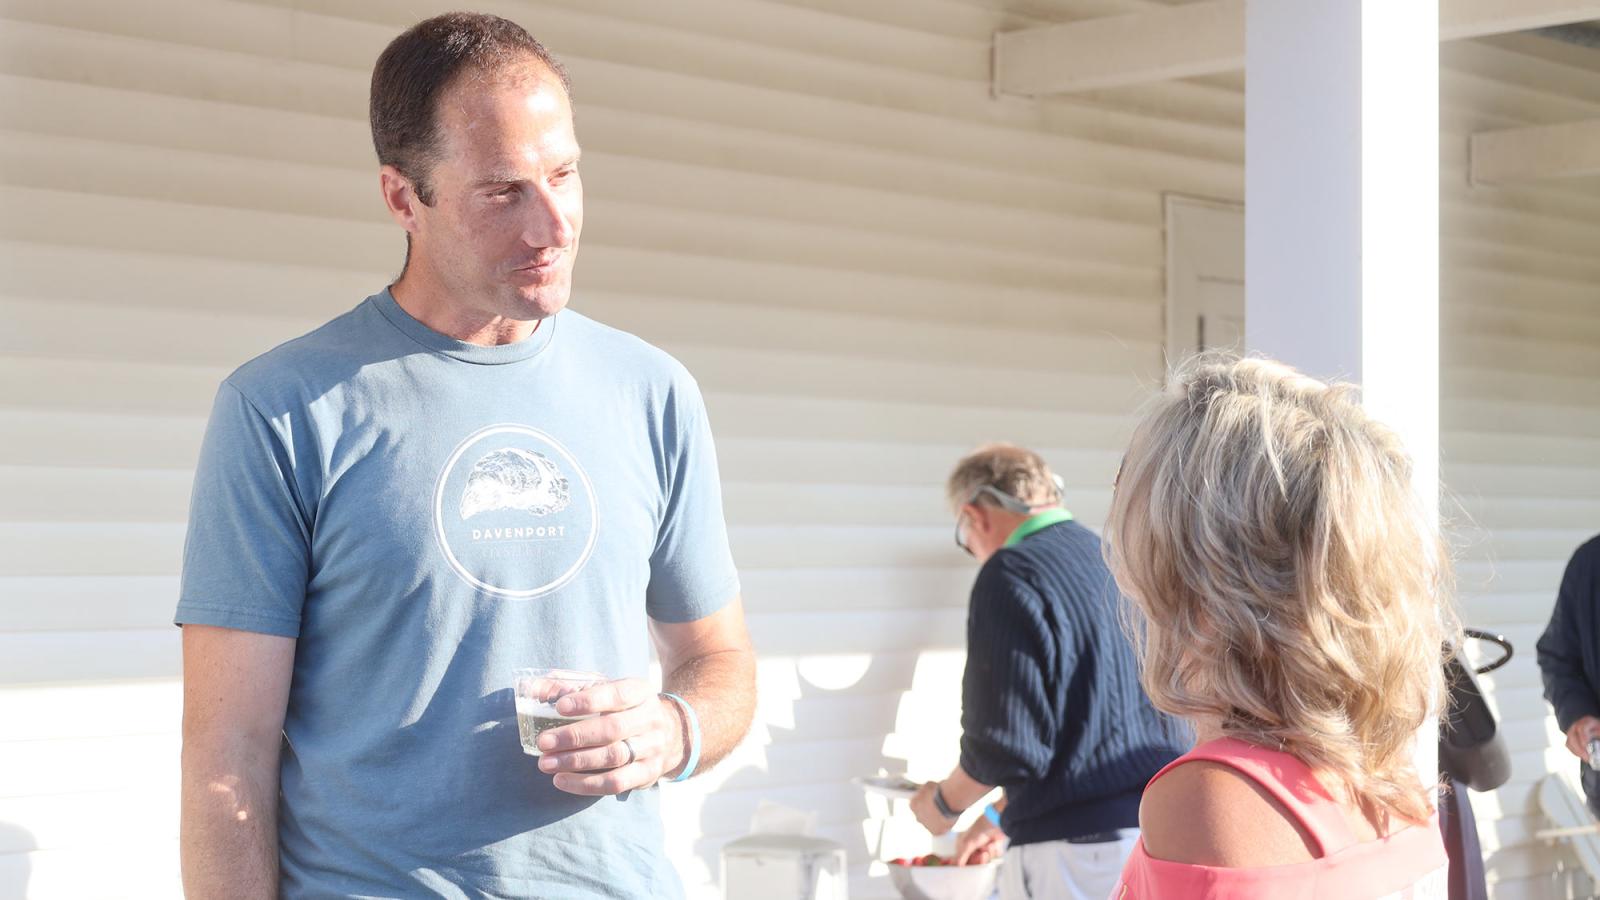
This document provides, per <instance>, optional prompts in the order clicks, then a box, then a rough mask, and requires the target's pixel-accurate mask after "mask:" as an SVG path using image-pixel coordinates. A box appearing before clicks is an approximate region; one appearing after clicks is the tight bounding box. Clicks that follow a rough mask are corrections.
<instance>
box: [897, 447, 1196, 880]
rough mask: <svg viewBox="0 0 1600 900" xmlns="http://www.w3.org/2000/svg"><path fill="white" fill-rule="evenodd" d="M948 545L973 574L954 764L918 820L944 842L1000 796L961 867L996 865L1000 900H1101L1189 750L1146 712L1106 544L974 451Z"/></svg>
mask: <svg viewBox="0 0 1600 900" xmlns="http://www.w3.org/2000/svg"><path fill="white" fill-rule="evenodd" d="M948 494H949V499H950V503H951V506H952V507H953V508H954V510H955V512H956V516H957V518H956V543H957V544H958V545H960V546H961V547H962V549H964V550H966V551H967V552H968V553H970V554H972V555H973V556H974V557H975V558H976V559H977V560H978V561H979V562H980V563H981V564H982V568H981V569H980V570H979V571H978V578H977V581H976V582H975V583H974V584H973V587H972V599H971V604H970V607H969V609H968V613H967V666H966V672H965V674H964V676H963V678H962V697H961V727H962V737H961V762H960V764H959V765H958V766H956V768H955V769H954V770H953V771H952V772H951V773H950V776H949V777H948V778H946V779H945V780H944V781H942V782H937V783H930V784H927V785H924V786H923V788H922V790H921V791H919V792H918V794H917V796H916V797H915V798H914V799H913V800H912V810H913V811H914V812H915V813H916V814H917V818H918V819H919V820H920V821H921V822H922V824H923V825H924V826H926V827H927V828H928V830H929V831H931V832H933V833H934V834H943V833H945V832H947V831H949V830H950V828H951V827H952V826H953V825H954V824H955V822H956V819H957V818H958V817H959V816H960V814H961V812H962V811H964V810H965V809H966V808H967V807H969V806H971V805H972V804H974V803H976V802H978V801H979V800H980V799H981V798H982V797H983V796H984V795H985V794H987V793H989V792H990V791H991V790H993V789H994V787H996V786H999V787H1003V788H1005V799H1004V800H1003V801H1002V802H1001V803H999V804H996V805H995V807H991V808H990V809H988V810H986V811H985V817H984V818H983V819H980V820H978V824H977V825H975V826H974V827H973V828H972V829H971V830H969V831H968V832H967V833H966V834H964V835H963V836H962V839H961V842H960V845H959V849H958V857H960V858H961V859H962V861H969V860H982V859H984V858H988V857H992V856H994V855H997V854H998V853H999V852H1000V850H1001V847H1003V846H1005V845H1006V844H1007V843H1009V848H1008V849H1006V850H1005V865H1004V867H1003V868H1002V872H1001V876H1000V878H1001V890H1000V896H1001V898H1002V900H1014V898H1024V897H1049V898H1052V900H1054V898H1070V900H1076V898H1079V897H1083V898H1094V900H1103V898H1104V897H1106V896H1107V895H1108V894H1109V893H1110V892H1111V890H1112V888H1113V887H1115V885H1116V879H1117V875H1118V873H1119V872H1121V870H1122V864H1123V861H1124V860H1125V859H1126V857H1127V855H1128V853H1129V852H1131V851H1132V849H1133V843H1134V841H1135V840H1136V839H1137V837H1138V830H1137V829H1138V824H1139V795H1140V794H1141V793H1142V791H1143V790H1144V786H1145V783H1146V782H1148V781H1149V780H1150V778H1151V777H1152V776H1154V775H1155V773H1156V772H1157V771H1158V770H1159V769H1160V768H1161V767H1162V766H1164V765H1166V764H1167V763H1168V762H1171V761H1172V760H1174V759H1176V758H1177V757H1178V756H1179V755H1181V754H1182V753H1183V752H1184V750H1186V749H1187V747H1188V744H1189V739H1188V736H1187V735H1186V734H1184V732H1183V729H1182V726H1180V725H1178V724H1176V723H1174V722H1173V721H1171V720H1169V719H1167V718H1166V717H1165V716H1163V715H1161V714H1160V713H1158V712H1157V711H1156V710H1155V709H1154V708H1153V707H1151V705H1150V701H1149V700H1148V699H1147V698H1146V697H1145V695H1144V691H1143V690H1142V689H1141V688H1140V686H1139V672H1138V666H1137V663H1136V662H1135V660H1134V654H1133V648H1132V647H1131V646H1130V644H1129V642H1128V639H1127V636H1126V635H1125V633H1124V632H1123V630H1122V627H1121V623H1120V618H1119V617H1120V604H1121V598H1120V596H1119V595H1118V593H1117V589H1116V585H1115V583H1114V582H1113V581H1112V578H1111V575H1110V573H1109V572H1108V571H1107V570H1106V566H1105V562H1104V560H1103V559H1102V557H1101V554H1100V539H1099V537H1097V536H1096V535H1095V533H1094V532H1092V531H1090V530H1089V529H1088V528H1085V527H1084V526H1083V525H1081V524H1079V523H1078V522H1077V521H1075V520H1074V519H1073V517H1072V514H1071V513H1069V512H1068V511H1067V510H1066V509H1065V508H1063V507H1062V503H1061V501H1062V497H1061V481H1060V479H1059V478H1057V477H1056V476H1055V475H1054V474H1053V473H1052V472H1051V471H1050V469H1049V467H1048V466H1047V465H1046V464H1045V462H1044V460H1043V459H1041V458H1040V457H1039V455H1038V454H1036V453H1033V452H1032V451H1029V450H1025V449H1023V448H1021V447H1014V446H1010V445H1004V444H996V445H990V446H987V447H983V448H980V449H979V450H977V451H976V452H974V453H973V454H971V455H970V456H968V457H966V458H965V459H963V460H962V461H961V462H960V463H959V464H958V465H957V466H956V469H955V471H954V472H953V473H952V474H951V476H950V481H949V484H948Z"/></svg>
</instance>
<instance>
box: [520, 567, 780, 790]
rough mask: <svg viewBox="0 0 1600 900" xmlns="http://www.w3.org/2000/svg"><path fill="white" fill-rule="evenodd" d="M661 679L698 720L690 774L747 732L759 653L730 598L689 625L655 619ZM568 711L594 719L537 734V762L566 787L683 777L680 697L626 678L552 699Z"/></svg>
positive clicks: (628, 785)
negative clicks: (695, 754) (695, 752)
mask: <svg viewBox="0 0 1600 900" xmlns="http://www.w3.org/2000/svg"><path fill="white" fill-rule="evenodd" d="M650 625H651V631H652V633H653V634H654V636H655V641H656V649H657V653H658V654H659V655H660V657H661V669H662V676H663V677H662V682H663V685H664V690H665V691H666V692H668V693H672V694H676V695H678V696H679V697H682V698H683V699H684V701H685V702H686V703H688V704H689V706H690V707H692V708H693V709H694V713H695V718H696V719H697V720H698V722H699V749H700V757H699V760H698V762H697V763H696V765H695V773H699V772H704V771H706V770H707V769H709V768H711V767H712V766H714V765H716V764H717V763H718V762H719V761H721V760H722V759H723V758H724V757H726V756H727V755H728V754H729V753H731V752H733V748H734V747H736V746H738V744H739V741H741V740H743V739H744V736H745V733H746V732H748V731H749V730H750V720H751V719H752V718H753V717H754V715H755V696H756V691H755V681H756V664H755V651H754V650H753V649H752V648H751V646H750V635H749V633H748V631H747V630H746V629H745V624H744V605H743V603H742V602H741V601H740V600H739V599H738V598H734V599H733V600H732V601H731V602H729V603H728V604H727V605H725V606H723V607H722V608H721V609H720V610H718V611H717V612H714V613H712V614H710V615H708V616H704V617H702V618H700V619H696V620H694V621H692V622H672V623H668V622H658V621H654V620H652V621H651V623H650ZM556 711H557V712H558V713H560V714H562V715H565V716H594V718H591V719H586V720H584V721H582V722H578V723H576V724H574V725H568V726H565V727H563V728H559V729H553V730H551V731H547V732H545V733H544V734H542V735H540V736H539V746H540V748H541V749H542V750H543V751H544V754H543V756H541V757H540V759H539V768H540V769H542V770H543V771H545V772H548V773H551V774H553V775H554V776H555V786H556V787H557V788H560V789H561V790H563V791H567V792H568V793H572V794H585V795H606V794H620V793H623V792H625V791H630V790H634V789H635V788H641V787H649V786H651V785H653V784H655V783H656V782H657V781H659V780H661V779H662V778H673V777H676V776H677V775H679V774H680V773H681V772H682V771H683V770H684V768H685V767H686V766H687V765H688V763H689V754H690V752H691V749H692V747H691V740H692V739H693V735H692V731H693V729H692V728H691V727H690V725H689V722H688V720H687V718H686V716H685V714H684V712H683V710H682V709H681V708H680V707H679V706H678V704H677V702H676V701H673V700H671V699H669V698H667V697H665V696H663V695H659V694H656V693H655V692H654V691H653V690H652V689H651V688H650V685H649V683H648V682H646V681H644V680H643V679H639V678H627V679H622V680H620V681H614V682H611V683H609V684H605V685H600V686H598V687H595V688H591V689H589V690H587V691H582V692H579V693H576V694H570V695H568V696H566V697H563V698H561V700H559V701H557V703H556Z"/></svg>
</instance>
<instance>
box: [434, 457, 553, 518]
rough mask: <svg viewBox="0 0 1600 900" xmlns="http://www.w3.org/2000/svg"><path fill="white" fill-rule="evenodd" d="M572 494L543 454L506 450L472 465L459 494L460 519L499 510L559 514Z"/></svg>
mask: <svg viewBox="0 0 1600 900" xmlns="http://www.w3.org/2000/svg"><path fill="white" fill-rule="evenodd" d="M571 503H572V492H571V490H570V488H569V486H568V484H567V479H566V478H565V477H564V476H563V475H562V474H561V470H560V469H559V468H557V467H556V464H555V463H554V462H552V461H551V460H550V457H548V456H545V455H544V454H543V453H535V452H533V451H531V450H521V449H518V448H516V447H506V448H503V449H500V450H495V451H493V452H491V453H487V454H485V455H484V456H483V457H482V458H481V459H479V460H478V461H477V462H475V463H473V464H472V471H471V472H469V473H468V474H467V487H466V489H465V490H464V491H462V493H461V519H462V521H465V520H467V519H470V518H472V517H473V516H476V515H479V514H481V513H487V512H495V511H498V510H513V511H515V510H520V511H523V512H527V513H531V514H533V515H535V516H548V515H551V514H554V513H558V512H561V511H562V510H564V509H566V508H567V506H568V505H569V504H571Z"/></svg>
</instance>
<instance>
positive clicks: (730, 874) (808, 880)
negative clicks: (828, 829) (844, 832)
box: [722, 834, 850, 900]
mask: <svg viewBox="0 0 1600 900" xmlns="http://www.w3.org/2000/svg"><path fill="white" fill-rule="evenodd" d="M849 881H850V878H849V870H848V869H847V867H846V861H845V852H844V847H842V846H840V845H839V844H838V843H837V842H835V841H830V840H827V839H825V838H817V837H807V836H805V835H799V834H752V835H749V836H747V837H742V838H738V839H736V840H732V841H729V842H728V843H727V844H726V845H724V846H723V848H722V891H723V897H724V898H726V900H849Z"/></svg>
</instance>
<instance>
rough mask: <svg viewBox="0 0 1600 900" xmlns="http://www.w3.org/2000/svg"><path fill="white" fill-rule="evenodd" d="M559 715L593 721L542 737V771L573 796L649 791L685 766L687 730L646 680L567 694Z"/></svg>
mask: <svg viewBox="0 0 1600 900" xmlns="http://www.w3.org/2000/svg"><path fill="white" fill-rule="evenodd" d="M556 712H558V713H560V714H561V715H563V716H594V718H592V719H584V720H583V721H581V722H574V723H572V724H571V725H563V726H561V727H560V728H552V729H550V730H549V731H546V732H545V733H543V734H541V735H539V750H540V751H541V752H542V753H543V754H544V755H542V756H540V757H539V771H541V772H548V773H550V774H552V775H554V776H555V785H556V787H557V788H560V789H561V790H563V791H566V792H567V793H569V794H584V795H588V796H602V795H607V794H621V793H624V792H626V791H631V790H633V789H635V788H642V787H649V786H650V785H653V784H655V783H656V782H657V781H659V780H660V779H661V777H662V776H663V775H666V774H668V773H671V772H675V771H677V770H678V769H679V768H681V767H682V765H683V763H684V737H683V729H684V725H683V720H682V718H681V717H680V714H679V712H678V710H677V709H676V704H674V703H673V702H672V701H671V700H668V699H666V698H665V697H661V696H659V695H657V694H656V692H655V690H654V689H652V688H651V687H650V685H649V684H648V683H646V682H645V681H644V680H642V679H638V678H624V679H621V680H619V681H609V682H606V683H605V684H599V685H595V686H594V687H591V688H588V689H586V690H582V691H577V692H575V693H572V694H568V695H567V696H565V697H562V698H561V699H560V700H557V701H556ZM624 740H626V741H627V743H626V744H624V743H623V741H624ZM630 747H631V748H632V749H631V751H630V749H629V748H630Z"/></svg>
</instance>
